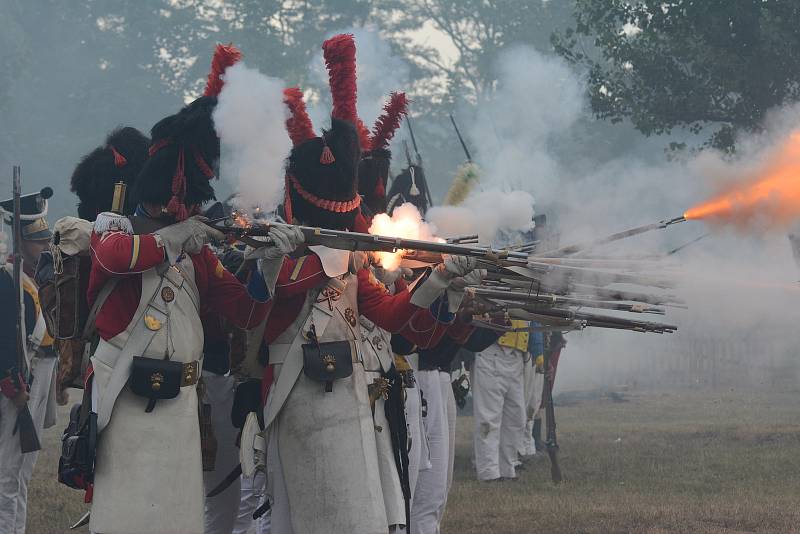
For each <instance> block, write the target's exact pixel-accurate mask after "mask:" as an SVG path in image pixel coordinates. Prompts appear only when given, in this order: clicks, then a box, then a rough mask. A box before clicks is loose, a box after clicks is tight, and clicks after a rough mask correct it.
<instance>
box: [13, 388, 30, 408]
mask: <svg viewBox="0 0 800 534" xmlns="http://www.w3.org/2000/svg"><path fill="white" fill-rule="evenodd" d="M30 399H31V394H30V393H28V389H27V388H22V389H21V390H20V391H19V393H17V394H16V396H14V397H12V399H11V402H13V403H14V406H16V407H17V409H22V408H24V407H25V405H26V404H27V403H28V401H29V400H30Z"/></svg>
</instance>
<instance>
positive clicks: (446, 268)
mask: <svg viewBox="0 0 800 534" xmlns="http://www.w3.org/2000/svg"><path fill="white" fill-rule="evenodd" d="M437 269H438V270H439V272H441V274H443V275H444V276H445V277H446V278H448V279H450V280H452V279H453V278H456V277H459V276H464V275H466V274H468V273H470V272H471V271H472V270H473V269H475V258H471V257H469V256H451V255H449V254H442V263H440V264H439V265H438V266H437Z"/></svg>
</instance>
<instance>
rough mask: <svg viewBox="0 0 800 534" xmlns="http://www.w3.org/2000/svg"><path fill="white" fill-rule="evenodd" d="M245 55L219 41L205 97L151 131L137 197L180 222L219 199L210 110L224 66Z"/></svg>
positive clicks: (221, 83) (217, 148) (220, 85)
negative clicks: (163, 208) (194, 210)
mask: <svg viewBox="0 0 800 534" xmlns="http://www.w3.org/2000/svg"><path fill="white" fill-rule="evenodd" d="M241 57H242V54H241V52H240V51H239V50H238V49H237V48H236V47H234V46H233V45H217V47H216V49H215V50H214V57H213V59H212V60H211V72H210V73H209V75H208V81H207V83H206V88H205V91H204V92H203V96H201V97H200V98H198V99H197V100H195V101H194V102H192V103H191V104H189V105H188V106H186V107H184V108H183V109H181V110H180V111H179V112H178V113H176V114H175V115H171V116H169V117H166V118H164V119H162V120H160V121H159V122H158V123H157V124H156V125H155V126H153V129H152V130H151V132H150V133H151V136H152V144H151V145H150V150H149V155H150V158H149V159H148V160H147V163H145V165H144V168H143V169H142V172H141V174H140V175H139V178H138V180H137V183H136V189H135V195H134V196H135V200H136V201H137V202H139V203H152V204H160V205H162V206H165V207H166V211H167V212H169V213H171V214H172V215H173V216H174V217H175V218H176V219H177V220H179V221H180V220H183V219H185V218H186V217H187V216H188V215H189V214H190V213H189V209H190V208H198V207H199V206H200V205H202V204H203V203H205V202H208V201H209V200H212V199H214V198H215V196H214V188H213V187H212V186H211V179H212V178H214V177H215V176H216V174H217V169H218V166H219V152H220V142H219V138H218V137H217V133H216V131H215V129H214V120H213V118H212V114H213V113H214V108H215V107H216V105H217V97H218V96H219V94H220V92H221V91H222V88H223V86H224V80H223V78H222V76H223V74H224V73H225V70H226V69H227V68H228V67H230V66H232V65H234V64H235V63H236V62H237V61H239V60H240V59H241Z"/></svg>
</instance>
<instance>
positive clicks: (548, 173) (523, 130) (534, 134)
mask: <svg viewBox="0 0 800 534" xmlns="http://www.w3.org/2000/svg"><path fill="white" fill-rule="evenodd" d="M497 71H498V87H497V90H496V92H495V93H494V94H493V95H492V97H491V98H490V99H489V100H488V101H485V102H481V103H480V105H479V106H478V113H477V116H476V118H475V121H474V122H473V123H472V125H471V128H469V132H470V137H471V139H472V144H473V146H476V147H478V150H477V154H478V161H479V162H480V164H481V167H482V169H483V172H484V175H483V176H482V179H481V182H482V184H483V186H484V187H486V188H491V187H496V188H501V189H505V190H509V189H513V190H522V191H528V192H531V193H532V194H533V195H534V196H536V197H537V198H539V197H540V196H542V195H546V196H551V195H553V194H554V191H555V189H556V187H557V184H558V179H559V169H558V162H557V161H556V159H555V157H554V156H553V154H551V146H550V145H551V143H553V142H554V141H557V140H558V139H559V136H560V135H561V134H563V132H564V131H566V130H568V129H569V128H571V127H572V126H573V125H575V123H576V122H577V121H578V120H579V119H580V118H581V117H582V115H583V113H584V108H585V106H584V100H583V86H582V84H581V83H580V80H579V79H578V78H577V77H576V76H575V74H574V73H573V72H572V71H571V70H570V68H569V67H568V66H567V65H566V64H564V62H563V61H561V60H560V59H557V58H553V57H546V56H544V55H542V54H540V53H539V52H537V51H535V50H534V49H532V48H529V47H517V48H513V49H511V50H509V51H507V52H505V53H504V54H502V56H501V57H500V60H499V64H498V67H497Z"/></svg>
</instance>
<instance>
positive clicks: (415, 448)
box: [406, 384, 428, 503]
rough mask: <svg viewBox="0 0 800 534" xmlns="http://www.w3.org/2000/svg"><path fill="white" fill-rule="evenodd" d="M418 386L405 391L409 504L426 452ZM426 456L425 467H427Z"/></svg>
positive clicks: (412, 498)
mask: <svg viewBox="0 0 800 534" xmlns="http://www.w3.org/2000/svg"><path fill="white" fill-rule="evenodd" d="M419 392H420V389H419V384H417V385H416V387H413V388H408V389H406V424H407V425H408V432H409V435H410V437H411V449H410V450H409V451H408V485H409V487H410V488H411V502H412V503H413V502H414V491H415V490H416V485H417V478H418V477H419V470H420V468H421V467H422V466H421V465H420V462H421V461H422V450H423V449H425V450H426V451H427V443H424V441H425V439H426V438H425V433H424V429H423V428H422V405H421V401H420V397H419ZM427 460H428V459H427V455H426V458H425V466H426V467H427V465H428V462H427Z"/></svg>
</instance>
